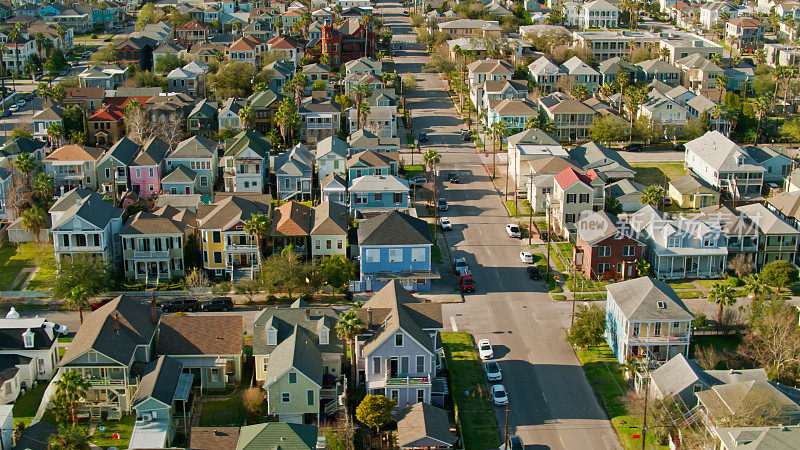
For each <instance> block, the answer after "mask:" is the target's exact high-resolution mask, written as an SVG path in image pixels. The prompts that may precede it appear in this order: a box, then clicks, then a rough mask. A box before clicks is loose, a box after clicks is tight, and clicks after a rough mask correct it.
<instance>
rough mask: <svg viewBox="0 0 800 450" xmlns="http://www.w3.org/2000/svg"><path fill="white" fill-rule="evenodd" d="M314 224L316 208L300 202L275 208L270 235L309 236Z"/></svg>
mask: <svg viewBox="0 0 800 450" xmlns="http://www.w3.org/2000/svg"><path fill="white" fill-rule="evenodd" d="M313 224H314V210H313V209H312V208H311V207H310V206H306V205H304V204H302V203H299V202H288V203H284V204H283V205H281V206H279V207H277V208H275V212H274V213H273V219H272V229H271V230H270V232H269V235H270V236H308V235H309V234H311V228H312V226H313Z"/></svg>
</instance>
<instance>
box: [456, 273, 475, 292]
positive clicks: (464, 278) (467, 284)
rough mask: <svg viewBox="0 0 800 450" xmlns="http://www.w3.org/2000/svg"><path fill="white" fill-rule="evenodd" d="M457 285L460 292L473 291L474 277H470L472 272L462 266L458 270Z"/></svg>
mask: <svg viewBox="0 0 800 450" xmlns="http://www.w3.org/2000/svg"><path fill="white" fill-rule="evenodd" d="M458 287H459V288H460V289H461V292H475V279H474V278H472V272H470V271H469V269H467V268H464V269H461V270H459V271H458Z"/></svg>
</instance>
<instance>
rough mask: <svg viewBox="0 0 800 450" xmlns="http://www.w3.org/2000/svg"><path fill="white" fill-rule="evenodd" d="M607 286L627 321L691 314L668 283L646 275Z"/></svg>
mask: <svg viewBox="0 0 800 450" xmlns="http://www.w3.org/2000/svg"><path fill="white" fill-rule="evenodd" d="M606 290H607V291H608V293H609V294H610V295H611V297H612V298H613V299H614V302H615V303H616V304H617V306H618V307H619V308H620V309H621V310H622V313H623V314H625V317H626V318H627V320H629V321H634V322H638V321H648V320H661V321H671V320H691V319H692V318H694V315H693V314H692V313H691V312H689V309H688V308H687V307H686V305H684V304H683V300H681V299H680V297H678V295H677V294H676V293H675V291H673V290H672V288H671V287H670V286H669V285H668V284H667V283H664V282H663V281H659V280H656V279H653V278H651V277H649V276H647V277H641V278H636V279H633V280H627V281H623V282H620V283H613V284H609V285H608V286H606Z"/></svg>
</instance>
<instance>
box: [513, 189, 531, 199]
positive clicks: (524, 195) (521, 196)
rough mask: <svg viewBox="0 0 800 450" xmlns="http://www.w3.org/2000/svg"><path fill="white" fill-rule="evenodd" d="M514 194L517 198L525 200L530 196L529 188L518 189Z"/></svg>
mask: <svg viewBox="0 0 800 450" xmlns="http://www.w3.org/2000/svg"><path fill="white" fill-rule="evenodd" d="M514 195H516V196H517V198H519V199H522V200H525V199H527V198H528V190H527V189H517V190H516V191H515V192H514Z"/></svg>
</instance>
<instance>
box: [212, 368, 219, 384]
mask: <svg viewBox="0 0 800 450" xmlns="http://www.w3.org/2000/svg"><path fill="white" fill-rule="evenodd" d="M211 382H212V383H219V368H218V367H212V368H211Z"/></svg>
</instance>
